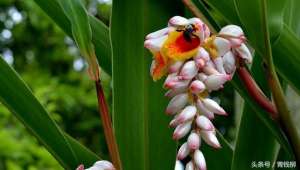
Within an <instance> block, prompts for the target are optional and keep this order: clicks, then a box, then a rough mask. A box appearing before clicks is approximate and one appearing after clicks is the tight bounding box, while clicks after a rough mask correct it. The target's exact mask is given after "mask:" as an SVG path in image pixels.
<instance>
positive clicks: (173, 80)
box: [164, 73, 179, 88]
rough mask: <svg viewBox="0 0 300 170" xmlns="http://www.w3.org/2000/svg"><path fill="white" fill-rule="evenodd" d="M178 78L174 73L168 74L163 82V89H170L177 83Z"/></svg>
mask: <svg viewBox="0 0 300 170" xmlns="http://www.w3.org/2000/svg"><path fill="white" fill-rule="evenodd" d="M178 81H179V78H178V76H177V74H176V73H173V74H169V75H168V77H167V78H166V80H165V82H164V87H165V88H170V87H171V86H172V85H173V84H174V83H176V82H178Z"/></svg>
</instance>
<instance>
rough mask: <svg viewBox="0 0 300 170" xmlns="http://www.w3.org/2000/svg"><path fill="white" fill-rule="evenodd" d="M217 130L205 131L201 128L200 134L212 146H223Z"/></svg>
mask: <svg viewBox="0 0 300 170" xmlns="http://www.w3.org/2000/svg"><path fill="white" fill-rule="evenodd" d="M215 133H216V132H215V131H205V130H201V131H200V134H201V137H202V139H203V140H204V141H205V142H206V143H207V144H208V145H210V146H212V147H214V148H217V149H218V148H221V145H220V143H219V141H218V139H217V137H216V134H215Z"/></svg>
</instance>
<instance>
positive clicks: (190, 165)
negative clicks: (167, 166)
mask: <svg viewBox="0 0 300 170" xmlns="http://www.w3.org/2000/svg"><path fill="white" fill-rule="evenodd" d="M194 169H195V168H194V164H193V162H192V161H189V162H188V163H187V164H186V166H185V170H194Z"/></svg>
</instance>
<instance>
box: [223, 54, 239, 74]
mask: <svg viewBox="0 0 300 170" xmlns="http://www.w3.org/2000/svg"><path fill="white" fill-rule="evenodd" d="M223 64H224V69H225V71H226V73H227V74H232V73H234V71H235V69H236V66H235V57H234V55H233V53H232V52H231V51H228V52H227V53H226V54H225V55H224V56H223Z"/></svg>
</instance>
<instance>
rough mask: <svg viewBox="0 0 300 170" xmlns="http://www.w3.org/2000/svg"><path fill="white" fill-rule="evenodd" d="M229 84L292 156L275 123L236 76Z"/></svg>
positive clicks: (288, 145)
mask: <svg viewBox="0 0 300 170" xmlns="http://www.w3.org/2000/svg"><path fill="white" fill-rule="evenodd" d="M231 84H232V85H233V86H234V88H235V89H236V90H237V91H238V93H239V94H240V95H241V96H242V97H243V98H244V100H245V102H246V103H247V104H248V105H249V106H250V107H251V108H252V109H253V110H254V111H255V113H256V114H257V116H258V117H259V118H260V120H261V121H262V122H264V124H265V125H266V126H267V127H268V129H269V131H270V132H271V133H272V134H273V135H274V136H275V137H276V139H277V141H278V142H279V143H280V144H281V146H282V147H283V148H284V149H285V150H286V151H287V152H288V153H290V154H291V155H292V153H293V152H292V149H291V147H290V144H289V142H288V141H287V138H286V136H285V135H284V133H283V131H282V130H281V129H280V127H279V125H278V124H277V123H275V122H274V121H273V120H272V119H271V118H270V116H269V113H268V112H266V111H265V110H264V109H262V108H261V106H259V105H258V104H257V103H256V102H255V101H254V100H253V99H252V98H251V97H250V96H249V94H248V92H247V90H246V89H245V87H244V85H243V83H242V82H241V81H240V79H239V78H238V77H237V76H234V77H233V80H232V81H231Z"/></svg>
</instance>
